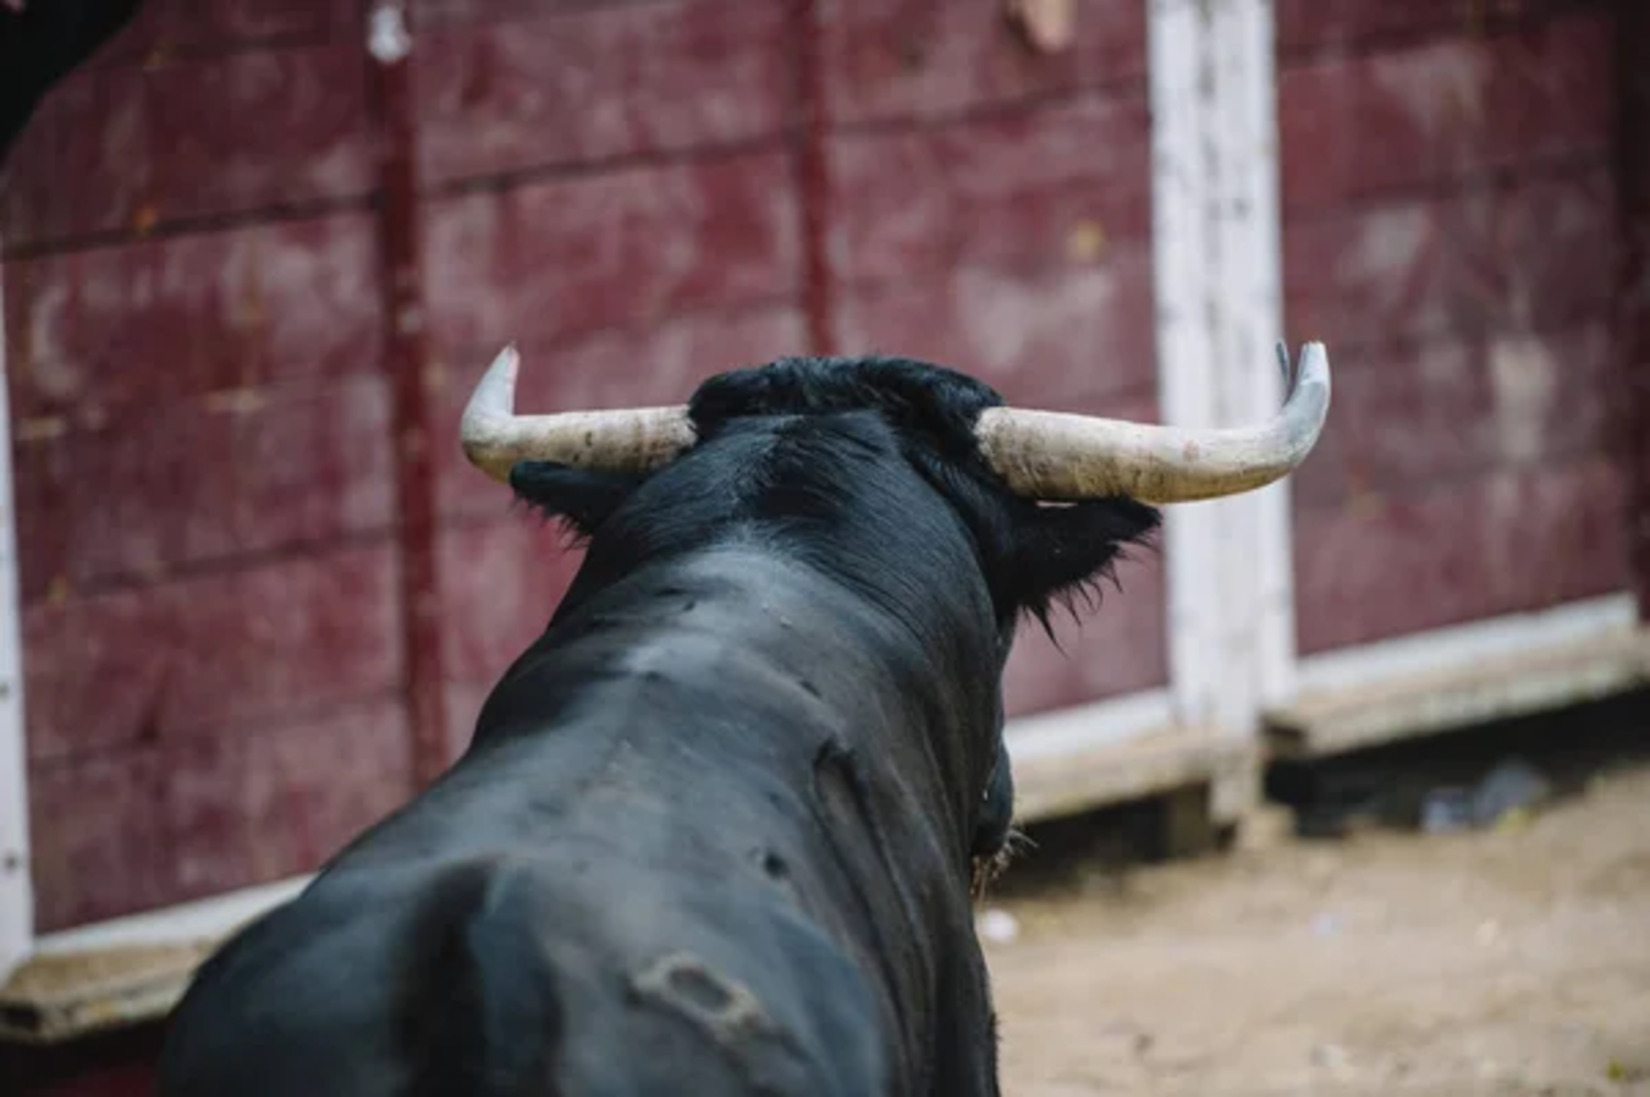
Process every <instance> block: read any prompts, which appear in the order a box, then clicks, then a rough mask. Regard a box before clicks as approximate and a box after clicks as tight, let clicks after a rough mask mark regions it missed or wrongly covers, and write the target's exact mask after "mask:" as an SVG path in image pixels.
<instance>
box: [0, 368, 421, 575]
mask: <svg viewBox="0 0 1650 1097" xmlns="http://www.w3.org/2000/svg"><path fill="white" fill-rule="evenodd" d="M86 406H87V405H84V404H83V405H82V406H81V410H82V411H84V410H85V409H86ZM389 426H390V407H389V394H388V389H387V386H386V384H385V382H384V381H383V379H382V378H377V377H371V376H361V375H357V376H354V377H350V376H345V377H343V378H342V379H341V380H340V381H338V382H336V383H331V384H324V385H314V386H309V385H304V386H289V387H276V388H247V389H232V390H227V391H225V392H221V393H215V394H210V395H207V396H204V397H197V398H194V399H189V400H179V401H177V402H176V403H173V404H171V405H169V407H168V411H167V414H166V416H165V417H164V418H161V417H156V416H153V415H151V414H148V413H147V411H146V409H145V408H144V407H143V406H142V405H139V406H138V407H134V408H127V409H123V410H122V411H117V412H115V413H112V417H111V418H110V419H109V420H108V421H107V423H106V424H105V425H104V426H102V427H101V428H98V429H89V428H81V427H72V428H66V429H64V430H63V432H62V433H54V434H42V435H38V436H33V437H27V438H24V439H21V440H20V441H19V442H18V444H17V445H16V447H15V457H14V461H15V464H14V476H15V478H16V484H17V489H18V495H19V497H20V498H21V499H22V500H23V501H24V502H23V504H22V505H24V506H30V507H33V508H35V509H34V510H33V511H32V514H31V520H30V521H29V522H28V523H27V526H26V529H25V530H24V531H23V536H21V537H20V538H19V556H20V571H21V574H22V581H21V585H22V590H23V592H24V597H25V599H29V600H33V599H35V598H39V597H41V596H43V595H47V594H49V593H50V592H52V591H53V590H59V591H62V590H85V589H88V588H93V589H95V588H107V587H108V586H109V585H111V584H114V583H120V582H132V581H141V582H153V581H155V580H158V579H161V578H163V577H165V576H167V575H169V574H175V573H179V572H185V573H187V572H191V571H194V570H198V569H199V568H201V567H205V566H213V565H222V564H223V563H226V562H228V561H231V560H235V559H240V558H245V557H247V556H254V555H257V556H261V555H266V554H271V553H280V552H288V551H296V550H305V549H315V548H324V547H326V546H328V545H331V544H334V543H336V542H337V541H339V540H340V539H342V538H346V537H354V536H360V535H365V534H373V533H381V532H383V531H385V530H386V529H388V528H389V526H390V524H391V522H392V520H393V514H394V511H393V498H392V495H391V491H390V487H391V482H392V481H391V474H392V467H393V466H392V457H391V446H390V440H389ZM85 485H96V486H97V490H95V491H87V490H85Z"/></svg>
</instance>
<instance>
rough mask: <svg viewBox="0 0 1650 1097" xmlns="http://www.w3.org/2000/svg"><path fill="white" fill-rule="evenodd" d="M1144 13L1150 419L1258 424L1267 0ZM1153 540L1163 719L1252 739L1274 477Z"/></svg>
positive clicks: (1271, 365)
mask: <svg viewBox="0 0 1650 1097" xmlns="http://www.w3.org/2000/svg"><path fill="white" fill-rule="evenodd" d="M1148 11H1149V13H1150V16H1149V23H1148V33H1149V48H1150V88H1151V105H1152V151H1153V156H1152V176H1153V179H1152V191H1153V193H1152V201H1153V240H1154V279H1155V292H1156V305H1157V356H1158V378H1159V390H1158V392H1159V402H1160V405H1161V413H1162V417H1163V419H1164V420H1165V421H1167V422H1170V423H1175V424H1179V425H1184V426H1232V425H1239V424H1244V423H1250V422H1256V421H1259V420H1262V419H1264V418H1266V417H1268V416H1270V415H1271V414H1273V413H1274V412H1275V411H1276V410H1277V408H1278V406H1279V404H1280V403H1281V402H1282V399H1283V385H1282V378H1281V376H1280V374H1279V372H1278V369H1277V366H1276V362H1275V358H1274V356H1273V353H1272V345H1273V343H1274V342H1275V341H1276V340H1277V339H1278V338H1280V337H1282V336H1284V335H1285V333H1284V332H1283V331H1282V307H1281V302H1280V296H1281V295H1280V290H1279V287H1280V285H1281V283H1282V254H1281V253H1282V245H1281V238H1280V227H1279V213H1278V196H1277V188H1278V170H1277V124H1276V97H1275V94H1274V89H1273V12H1272V5H1271V3H1270V2H1268V0H1150V6H1149V8H1148ZM1300 341H1301V340H1299V339H1289V343H1290V345H1291V349H1292V350H1293V348H1295V347H1296V346H1297V345H1298V344H1299V342H1300ZM1164 537H1165V542H1166V547H1167V553H1166V560H1167V569H1168V572H1167V579H1168V588H1169V648H1170V650H1169V665H1170V675H1171V691H1172V693H1173V696H1174V700H1175V708H1176V716H1177V718H1178V719H1179V720H1180V721H1181V722H1182V723H1184V724H1187V725H1209V726H1214V727H1218V728H1220V729H1221V730H1222V731H1223V732H1224V733H1226V734H1231V735H1235V736H1253V735H1255V734H1256V733H1257V731H1258V727H1259V715H1260V710H1261V708H1262V706H1263V705H1264V704H1265V703H1268V702H1275V701H1279V700H1283V699H1285V698H1287V697H1288V696H1289V694H1290V692H1291V690H1292V688H1293V668H1294V655H1295V652H1294V630H1295V622H1294V601H1293V597H1294V595H1293V584H1292V581H1291V575H1292V567H1293V565H1292V561H1291V556H1290V516H1289V497H1288V487H1287V484H1277V485H1273V486H1272V487H1269V488H1266V489H1263V490H1261V491H1258V492H1252V493H1249V494H1246V495H1242V496H1238V497H1235V498H1231V499H1223V500H1219V501H1215V502H1209V503H1196V504H1189V505H1180V506H1176V507H1172V508H1170V509H1169V511H1168V514H1167V517H1166V520H1165V534H1164Z"/></svg>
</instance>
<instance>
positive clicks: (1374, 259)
mask: <svg viewBox="0 0 1650 1097" xmlns="http://www.w3.org/2000/svg"><path fill="white" fill-rule="evenodd" d="M1277 13H1278V49H1279V72H1280V77H1279V97H1280V108H1279V110H1280V114H1279V121H1280V128H1281V141H1282V165H1281V168H1282V179H1283V201H1284V247H1285V282H1286V292H1287V310H1288V317H1289V325H1288V326H1289V331H1290V332H1291V334H1292V338H1295V339H1305V338H1325V339H1328V340H1329V341H1330V344H1331V346H1332V348H1333V350H1334V354H1335V368H1336V374H1335V385H1336V398H1335V407H1334V410H1333V411H1332V412H1331V417H1330V422H1329V424H1328V426H1327V427H1326V429H1325V432H1324V437H1323V443H1322V444H1321V445H1320V446H1319V448H1318V450H1317V451H1316V452H1315V453H1314V454H1313V457H1312V460H1311V461H1310V462H1308V463H1307V464H1306V465H1305V466H1304V467H1303V468H1302V469H1301V471H1300V473H1299V474H1298V475H1297V476H1296V477H1295V478H1294V489H1293V491H1294V495H1293V498H1294V513H1295V522H1296V524H1295V552H1296V561H1297V591H1298V599H1299V602H1298V607H1299V608H1298V613H1299V617H1298V621H1299V639H1300V645H1301V648H1302V649H1303V650H1305V651H1308V652H1311V651H1320V650H1323V649H1326V648H1334V647H1340V646H1343V645H1347V644H1354V643H1359V642H1363V641H1369V640H1375V639H1379V638H1383V637H1388V636H1393V635H1397V634H1402V633H1407V632H1412V631H1415V630H1419V629H1425V628H1429V627H1436V626H1441V625H1447V624H1452V623H1458V622H1463V621H1469V620H1473V619H1476V618H1481V617H1484V616H1488V615H1492V614H1500V613H1507V612H1512V611H1517V610H1526V609H1536V608H1540V607H1543V606H1547V605H1550V604H1553V603H1555V602H1559V601H1564V600H1568V599H1573V598H1578V597H1584V596H1588V595H1593V594H1600V593H1606V592H1610V591H1615V590H1621V589H1624V588H1625V587H1626V586H1627V585H1628V567H1627V554H1626V549H1627V535H1628V529H1627V525H1628V523H1627V517H1628V514H1629V513H1630V512H1629V510H1628V506H1627V500H1626V495H1625V492H1626V489H1627V476H1626V474H1625V466H1624V464H1623V463H1622V461H1621V460H1620V450H1619V448H1618V447H1619V443H1620V441H1621V435H1620V434H1619V433H1618V431H1619V428H1620V426H1621V416H1620V413H1621V412H1622V411H1623V410H1624V408H1623V401H1621V400H1620V399H1619V398H1617V396H1616V394H1617V393H1619V392H1620V391H1621V388H1620V375H1619V373H1618V372H1617V370H1618V368H1619V361H1620V357H1619V347H1618V345H1617V340H1618V338H1619V334H1620V333H1619V329H1618V328H1617V327H1616V326H1614V325H1613V324H1612V308H1613V294H1614V292H1615V276H1616V271H1617V269H1618V268H1617V262H1616V259H1617V252H1616V249H1617V246H1618V242H1619V240H1620V238H1621V235H1622V225H1621V223H1620V215H1619V203H1618V194H1617V175H1616V161H1615V151H1614V149H1615V145H1614V141H1615V128H1614V127H1615V124H1616V105H1617V93H1616V75H1615V66H1614V38H1613V36H1614V34H1615V25H1614V15H1613V5H1612V4H1611V3H1609V2H1607V0H1595V2H1588V0H1499V2H1494V3H1491V2H1485V0H1472V2H1467V0H1404V2H1397V0H1279V2H1278V5H1277Z"/></svg>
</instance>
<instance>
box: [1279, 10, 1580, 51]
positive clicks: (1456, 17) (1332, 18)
mask: <svg viewBox="0 0 1650 1097" xmlns="http://www.w3.org/2000/svg"><path fill="white" fill-rule="evenodd" d="M1610 2H1611V0H1276V2H1275V10H1276V12H1277V38H1278V49H1279V52H1280V53H1282V54H1283V55H1284V56H1285V57H1286V58H1290V57H1292V56H1293V55H1296V54H1300V53H1304V52H1308V51H1317V52H1321V53H1323V54H1333V53H1342V54H1344V53H1346V52H1349V51H1369V50H1377V49H1383V48H1390V47H1392V46H1393V45H1399V44H1408V43H1412V42H1414V41H1416V40H1418V39H1429V38H1430V39H1438V38H1466V39H1472V38H1481V37H1484V36H1486V35H1492V34H1497V33H1500V32H1502V31H1505V30H1508V29H1520V28H1526V27H1531V26H1534V25H1536V24H1537V23H1539V22H1541V21H1543V20H1546V19H1552V18H1557V17H1561V16H1565V15H1571V14H1574V13H1575V12H1577V11H1582V10H1586V9H1589V8H1592V9H1603V8H1606V7H1608V5H1609V4H1610Z"/></svg>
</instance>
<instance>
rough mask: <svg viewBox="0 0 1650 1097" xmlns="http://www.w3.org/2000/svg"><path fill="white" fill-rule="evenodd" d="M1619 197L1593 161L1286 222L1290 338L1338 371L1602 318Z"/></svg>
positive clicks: (1602, 166)
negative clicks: (1431, 346)
mask: <svg viewBox="0 0 1650 1097" xmlns="http://www.w3.org/2000/svg"><path fill="white" fill-rule="evenodd" d="M1615 190H1616V183H1615V174H1614V173H1613V172H1612V171H1610V169H1609V166H1608V164H1607V163H1606V162H1605V160H1604V159H1603V157H1599V158H1597V159H1589V160H1587V161H1585V162H1583V163H1580V164H1577V165H1573V166H1571V167H1567V168H1565V169H1563V170H1560V171H1552V172H1550V171H1547V170H1544V169H1543V170H1539V171H1536V170H1531V171H1524V172H1519V173H1517V174H1514V175H1513V176H1512V177H1511V178H1509V179H1506V180H1499V181H1474V182H1470V183H1465V184H1462V185H1459V186H1457V187H1454V188H1451V189H1450V190H1448V191H1446V192H1444V193H1442V194H1438V193H1429V194H1422V195H1403V196H1398V197H1394V198H1391V199H1388V200H1384V201H1381V202H1379V203H1378V204H1361V203H1360V204H1357V205H1344V206H1339V207H1336V208H1333V209H1329V210H1325V211H1322V212H1318V213H1313V214H1301V215H1299V216H1294V217H1291V218H1289V219H1288V221H1287V222H1286V223H1285V226H1284V234H1283V242H1284V265H1283V272H1284V293H1285V297H1286V302H1287V307H1288V311H1289V317H1290V327H1291V330H1292V331H1294V332H1295V337H1296V338H1300V339H1307V338H1313V339H1316V338H1323V339H1328V340H1330V341H1332V342H1333V343H1334V346H1335V354H1336V364H1337V367H1339V366H1340V365H1342V364H1343V363H1346V364H1351V363H1355V362H1356V361H1358V359H1359V357H1360V355H1359V354H1358V353H1352V354H1349V353H1348V352H1361V351H1362V350H1363V348H1366V347H1370V346H1376V347H1379V346H1382V345H1387V344H1391V343H1393V342H1397V341H1413V340H1416V339H1427V338H1438V337H1446V338H1447V337H1462V336H1470V337H1480V336H1487V335H1491V334H1494V333H1506V332H1518V331H1525V330H1529V329H1532V328H1535V329H1542V330H1551V329H1553V328H1557V327H1562V326H1565V325H1573V324H1576V323H1578V322H1585V321H1588V320H1592V319H1595V318H1598V317H1601V316H1603V315H1604V314H1605V313H1606V312H1607V311H1608V309H1609V307H1610V299H1611V294H1612V293H1613V291H1614V286H1613V284H1612V278H1611V270H1610V266H1609V264H1608V263H1606V262H1601V261H1600V257H1601V256H1606V255H1609V254H1610V252H1611V251H1612V249H1613V248H1614V247H1615V246H1616V231H1617V228H1616V226H1617V213H1616V201H1617V200H1616V193H1615ZM1337 372H1339V370H1337ZM1303 471H1304V470H1303Z"/></svg>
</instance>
